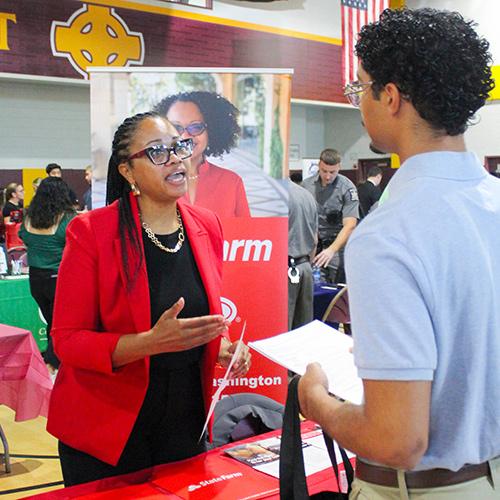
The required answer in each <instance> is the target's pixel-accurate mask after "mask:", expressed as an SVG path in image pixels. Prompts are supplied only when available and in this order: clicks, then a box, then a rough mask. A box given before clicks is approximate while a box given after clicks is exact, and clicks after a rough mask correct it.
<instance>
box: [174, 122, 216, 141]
mask: <svg viewBox="0 0 500 500" xmlns="http://www.w3.org/2000/svg"><path fill="white" fill-rule="evenodd" d="M192 125H203V130H202V131H201V132H199V133H197V134H192V133H191V132H190V131H189V130H188V127H191V126H192ZM174 127H175V129H176V130H177V132H178V134H179V135H182V134H183V133H184V132H187V133H188V134H189V135H190V136H192V137H198V136H199V135H201V134H203V132H205V131H206V130H207V128H208V125H207V124H206V123H205V122H194V123H190V124H189V125H187V126H186V127H183V126H182V125H175V124H174ZM178 127H179V128H180V129H181V130H179V128H178Z"/></svg>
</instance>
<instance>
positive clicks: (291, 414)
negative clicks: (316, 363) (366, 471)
mask: <svg viewBox="0 0 500 500" xmlns="http://www.w3.org/2000/svg"><path fill="white" fill-rule="evenodd" d="M299 380H300V377H299V376H298V375H296V376H295V377H294V378H293V379H292V380H291V381H290V384H289V386H288V396H287V400H286V406H285V415H284V418H283V430H282V435H281V447H280V500H307V499H309V498H312V499H314V500H345V499H348V498H349V492H350V491H351V485H352V481H353V478H354V471H353V468H352V465H351V462H350V461H349V458H348V457H347V453H346V452H345V450H344V449H343V448H341V447H340V446H339V449H340V453H341V455H342V461H343V462H344V468H345V472H346V476H347V484H348V492H347V493H335V492H333V491H322V492H320V493H316V494H314V495H311V496H309V493H308V491H307V482H306V473H305V469H304V456H303V454H302V439H301V436H300V418H299V397H298V384H299ZM323 436H324V438H325V443H326V447H327V449H328V453H329V455H330V460H331V462H332V468H333V471H334V474H335V477H336V478H337V484H339V485H340V480H339V471H338V467H337V460H336V457H335V449H334V446H333V441H332V440H331V439H330V438H329V437H328V436H327V435H326V434H324V433H323Z"/></svg>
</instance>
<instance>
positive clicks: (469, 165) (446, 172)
mask: <svg viewBox="0 0 500 500" xmlns="http://www.w3.org/2000/svg"><path fill="white" fill-rule="evenodd" d="M487 175H488V173H487V172H486V170H485V168H484V167H483V166H482V165H481V163H480V162H479V159H478V157H477V156H476V155H475V154H474V153H471V152H463V153H457V152H453V151H435V152H432V153H422V154H418V155H415V156H412V157H410V158H408V159H407V160H406V161H405V162H404V163H403V164H402V165H401V167H400V168H399V169H398V171H397V172H396V173H395V174H394V176H393V177H392V179H391V180H390V182H389V186H390V190H391V192H394V190H396V189H398V188H399V187H402V186H404V185H405V184H406V183H407V182H409V181H411V180H413V179H418V178H424V177H429V178H435V179H448V180H456V181H471V180H474V179H481V178H483V177H486V176H487Z"/></svg>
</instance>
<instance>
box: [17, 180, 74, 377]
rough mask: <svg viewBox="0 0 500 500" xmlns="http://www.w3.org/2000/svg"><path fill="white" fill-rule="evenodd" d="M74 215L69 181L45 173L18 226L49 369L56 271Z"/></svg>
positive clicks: (53, 359) (55, 362)
mask: <svg viewBox="0 0 500 500" xmlns="http://www.w3.org/2000/svg"><path fill="white" fill-rule="evenodd" d="M75 215H76V212H75V210H74V209H73V205H72V203H71V199H70V195H69V187H68V185H67V184H66V183H65V182H64V181H63V180H62V179H61V178H60V177H47V178H46V179H44V180H43V181H42V182H41V183H40V185H39V187H38V189H37V191H36V194H35V196H34V197H33V199H32V200H31V203H30V206H29V207H28V209H27V212H26V217H25V220H24V223H23V224H22V226H21V229H20V230H19V237H20V238H21V239H22V240H23V242H24V245H25V246H26V248H27V250H28V265H29V276H30V290H31V295H32V296H33V298H34V299H35V300H36V302H37V304H38V306H39V307H40V310H41V311H42V314H43V317H44V318H45V321H47V350H46V351H45V352H44V353H43V359H44V361H45V363H47V365H48V366H49V371H50V372H51V373H54V370H56V369H57V368H58V367H59V360H58V359H57V356H56V355H55V354H54V348H53V345H52V338H51V328H52V313H53V309H54V297H55V293H56V281H57V272H58V269H59V264H60V263H61V258H62V253H63V249H64V245H65V243H66V227H67V226H68V223H69V221H70V220H71V219H72V218H73V217H75Z"/></svg>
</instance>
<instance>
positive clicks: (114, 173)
mask: <svg viewBox="0 0 500 500" xmlns="http://www.w3.org/2000/svg"><path fill="white" fill-rule="evenodd" d="M155 117H160V115H159V114H158V113H154V112H147V113H139V114H137V115H134V116H131V117H129V118H126V119H125V120H124V121H123V123H122V124H121V125H120V126H119V127H118V128H117V130H116V132H115V135H114V137H113V146H112V151H111V157H110V158H109V162H108V178H107V184H106V205H109V204H110V203H113V202H114V201H116V200H118V226H119V231H120V243H121V254H122V259H123V267H124V270H125V273H126V275H127V273H128V264H129V262H128V256H127V251H126V248H127V244H129V245H130V246H131V248H132V251H133V252H135V253H136V254H137V255H138V256H139V259H138V261H137V265H136V268H135V269H134V272H133V274H132V279H131V280H130V281H129V286H130V287H131V286H132V284H133V283H134V282H135V279H136V277H137V273H138V271H139V268H140V267H141V265H142V259H143V251H142V247H141V244H140V238H139V232H138V231H137V227H136V225H135V223H134V217H133V215H132V207H131V205H130V196H129V193H130V185H129V183H128V182H127V180H126V179H125V177H123V175H122V174H121V173H120V172H119V170H118V166H119V165H120V164H121V163H124V162H126V161H128V160H127V158H128V157H129V155H130V151H129V145H130V142H131V140H132V137H133V136H134V133H135V131H136V130H137V127H138V126H139V125H140V124H141V123H142V122H143V121H144V120H146V119H148V118H155Z"/></svg>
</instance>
